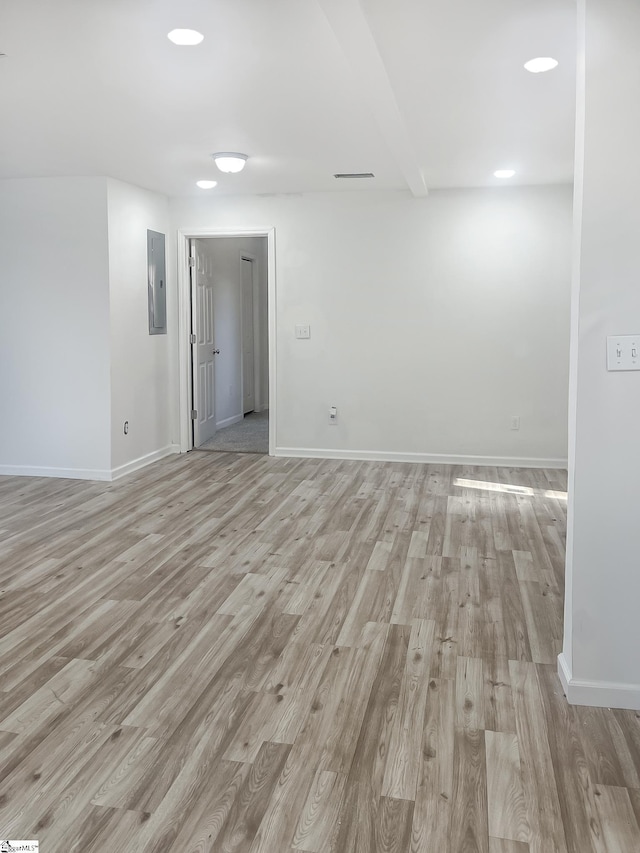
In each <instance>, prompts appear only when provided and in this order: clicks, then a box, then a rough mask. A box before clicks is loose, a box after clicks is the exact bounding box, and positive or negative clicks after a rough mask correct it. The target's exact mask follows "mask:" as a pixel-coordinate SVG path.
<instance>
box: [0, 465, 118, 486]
mask: <svg viewBox="0 0 640 853" xmlns="http://www.w3.org/2000/svg"><path fill="white" fill-rule="evenodd" d="M0 476H5V477H59V478H60V479H63V480H102V481H107V482H108V481H109V480H111V471H109V470H103V469H95V468H41V467H39V466H37V465H0Z"/></svg>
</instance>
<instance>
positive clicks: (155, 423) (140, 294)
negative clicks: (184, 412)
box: [107, 179, 175, 475]
mask: <svg viewBox="0 0 640 853" xmlns="http://www.w3.org/2000/svg"><path fill="white" fill-rule="evenodd" d="M107 190H108V216H109V285H110V335H111V423H110V429H111V436H110V438H111V467H112V468H113V470H114V473H115V475H118V474H120V473H123V472H125V471H128V470H130V469H131V468H132V467H135V466H136V464H139V463H140V462H144V461H147V460H148V459H149V457H154V456H155V455H163V454H164V453H166V452H167V451H168V450H169V449H170V446H171V443H172V441H171V407H172V404H171V397H170V392H169V355H170V349H169V347H170V341H169V336H168V335H150V334H149V321H148V313H147V301H148V298H147V229H151V230H152V231H159V232H161V233H163V234H165V235H167V242H169V241H170V239H171V238H170V235H169V222H168V200H167V199H166V198H165V197H164V196H161V195H158V194H156V193H152V192H149V191H148V190H143V189H140V188H139V187H134V186H131V185H130V184H125V183H122V182H121V181H115V180H112V179H109V180H108V182H107ZM166 260H167V271H168V270H169V258H168V257H167V259H166ZM169 310H170V308H168V311H169ZM172 316H175V315H171V314H169V322H168V325H169V326H171V318H172ZM125 421H128V422H129V433H128V435H125V434H124V430H123V424H124V422H125Z"/></svg>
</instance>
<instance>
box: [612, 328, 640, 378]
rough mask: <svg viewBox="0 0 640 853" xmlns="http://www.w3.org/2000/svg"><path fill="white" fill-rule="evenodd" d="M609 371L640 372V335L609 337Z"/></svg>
mask: <svg viewBox="0 0 640 853" xmlns="http://www.w3.org/2000/svg"><path fill="white" fill-rule="evenodd" d="M607 370H640V335H609V336H608V337H607Z"/></svg>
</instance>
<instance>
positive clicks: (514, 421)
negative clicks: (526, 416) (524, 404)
mask: <svg viewBox="0 0 640 853" xmlns="http://www.w3.org/2000/svg"><path fill="white" fill-rule="evenodd" d="M511 429H520V415H511Z"/></svg>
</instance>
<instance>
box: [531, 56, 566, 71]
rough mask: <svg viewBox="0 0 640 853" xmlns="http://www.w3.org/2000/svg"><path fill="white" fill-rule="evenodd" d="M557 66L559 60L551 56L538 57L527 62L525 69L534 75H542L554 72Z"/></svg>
mask: <svg viewBox="0 0 640 853" xmlns="http://www.w3.org/2000/svg"><path fill="white" fill-rule="evenodd" d="M557 64H558V60H557V59H553V57H551V56H538V57H536V58H535V59H530V60H529V61H528V62H525V64H524V67H525V68H526V69H527V71H530V72H531V73H532V74H541V73H542V72H543V71H552V70H553V69H554V68H555V67H556V66H557Z"/></svg>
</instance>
